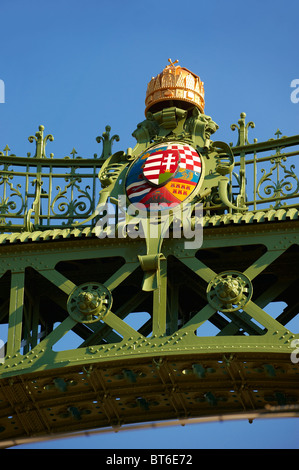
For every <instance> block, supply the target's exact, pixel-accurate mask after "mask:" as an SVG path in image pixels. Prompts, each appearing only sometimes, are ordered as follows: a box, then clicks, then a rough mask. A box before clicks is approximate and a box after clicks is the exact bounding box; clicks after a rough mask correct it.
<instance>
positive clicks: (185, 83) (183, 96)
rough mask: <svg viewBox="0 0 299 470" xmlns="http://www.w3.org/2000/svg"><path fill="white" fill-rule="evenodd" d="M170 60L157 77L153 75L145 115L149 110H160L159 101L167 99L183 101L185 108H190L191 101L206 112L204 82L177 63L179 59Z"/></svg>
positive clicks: (147, 94) (148, 87)
mask: <svg viewBox="0 0 299 470" xmlns="http://www.w3.org/2000/svg"><path fill="white" fill-rule="evenodd" d="M168 61H169V65H167V66H166V67H165V68H164V70H163V71H162V72H161V73H159V74H158V75H157V76H156V77H152V79H151V81H150V82H149V84H148V86H147V90H146V98H145V106H146V108H145V115H146V114H147V112H148V111H158V110H160V109H161V107H160V108H159V105H158V103H163V102H165V101H174V102H175V101H179V102H183V103H184V105H183V106H184V108H188V104H189V103H190V104H193V105H194V106H196V107H197V108H198V109H199V110H200V112H201V113H203V114H204V106H205V101H204V87H203V85H204V83H203V82H202V81H201V80H200V78H199V76H198V75H195V74H194V73H193V72H190V70H188V69H186V68H185V67H180V66H179V65H175V64H176V63H177V62H178V60H176V61H175V62H172V61H171V59H168ZM180 104H181V105H182V103H180ZM160 106H161V105H160Z"/></svg>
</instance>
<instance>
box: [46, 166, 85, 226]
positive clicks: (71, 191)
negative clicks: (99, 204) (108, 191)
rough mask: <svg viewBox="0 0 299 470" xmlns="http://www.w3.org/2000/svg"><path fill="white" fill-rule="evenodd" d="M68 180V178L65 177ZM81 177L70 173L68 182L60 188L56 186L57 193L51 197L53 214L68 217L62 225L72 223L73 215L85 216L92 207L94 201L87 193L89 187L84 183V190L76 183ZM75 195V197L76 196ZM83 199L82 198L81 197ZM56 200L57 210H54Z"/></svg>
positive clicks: (79, 181)
mask: <svg viewBox="0 0 299 470" xmlns="http://www.w3.org/2000/svg"><path fill="white" fill-rule="evenodd" d="M65 180H66V181H69V178H65ZM81 181H82V178H81V177H80V176H78V175H76V176H75V177H74V175H73V174H72V175H71V178H70V182H69V183H68V184H67V185H66V186H65V188H64V189H61V187H60V186H56V189H57V190H58V194H57V195H56V196H55V198H54V199H53V202H52V204H51V211H52V213H53V215H54V216H59V215H60V216H63V217H65V218H68V221H67V222H63V223H62V225H68V224H69V223H72V221H73V219H74V218H75V217H78V216H80V217H87V216H88V215H89V214H90V213H91V211H92V210H93V207H94V201H93V199H92V196H91V195H90V194H89V190H90V189H91V187H90V186H89V185H86V187H85V190H83V189H81V188H80V186H79V184H78V183H81ZM76 195H77V197H76ZM83 198H84V199H85V200H82V199H83ZM57 202H58V206H57V209H58V212H57V211H56V210H55V205H56V204H57Z"/></svg>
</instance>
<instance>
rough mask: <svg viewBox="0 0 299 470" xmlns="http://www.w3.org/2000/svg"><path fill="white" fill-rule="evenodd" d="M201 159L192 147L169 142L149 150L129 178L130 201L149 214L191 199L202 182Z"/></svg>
mask: <svg viewBox="0 0 299 470" xmlns="http://www.w3.org/2000/svg"><path fill="white" fill-rule="evenodd" d="M201 176H202V160H201V156H200V155H199V154H198V153H197V152H196V150H195V149H194V148H193V147H191V146H190V145H189V144H178V143H176V142H167V143H165V144H158V145H156V146H154V147H151V148H149V149H148V150H147V151H146V152H144V153H143V154H141V155H140V156H139V157H138V158H137V159H136V160H135V162H134V163H133V164H132V166H131V167H130V169H129V171H128V174H127V177H126V193H127V197H128V199H129V201H130V202H131V203H132V204H134V205H136V206H138V205H139V204H142V205H143V207H144V206H145V207H146V208H147V210H150V206H151V204H153V203H155V204H157V203H158V204H159V205H160V207H161V209H162V210H163V209H168V208H169V207H174V206H176V205H178V204H181V203H182V202H184V201H186V200H187V199H189V197H192V193H193V192H194V191H195V189H196V188H198V186H199V184H201V181H202V178H201Z"/></svg>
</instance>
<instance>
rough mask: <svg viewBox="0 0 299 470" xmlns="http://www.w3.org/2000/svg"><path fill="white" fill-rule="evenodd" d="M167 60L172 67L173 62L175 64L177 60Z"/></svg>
mask: <svg viewBox="0 0 299 470" xmlns="http://www.w3.org/2000/svg"><path fill="white" fill-rule="evenodd" d="M168 62H169V63H170V65H172V66H173V67H174V64H176V63H177V62H178V60H175V61H174V62H172V60H171V59H168Z"/></svg>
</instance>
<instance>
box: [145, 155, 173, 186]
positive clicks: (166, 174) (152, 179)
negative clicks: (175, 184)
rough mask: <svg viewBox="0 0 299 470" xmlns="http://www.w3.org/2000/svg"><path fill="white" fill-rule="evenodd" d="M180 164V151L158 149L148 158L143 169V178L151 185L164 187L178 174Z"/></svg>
mask: <svg viewBox="0 0 299 470" xmlns="http://www.w3.org/2000/svg"><path fill="white" fill-rule="evenodd" d="M179 163H180V154H179V151H178V150H175V149H171V148H170V149H169V148H167V149H166V150H162V149H161V148H158V149H157V150H156V151H155V152H152V153H151V154H150V155H149V156H148V157H147V159H146V162H145V164H144V168H143V176H144V178H145V179H146V180H147V181H148V182H149V183H150V184H153V185H155V186H163V185H164V184H166V183H167V182H168V181H169V180H171V179H172V178H173V176H174V175H175V174H176V173H177V171H178V168H179Z"/></svg>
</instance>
